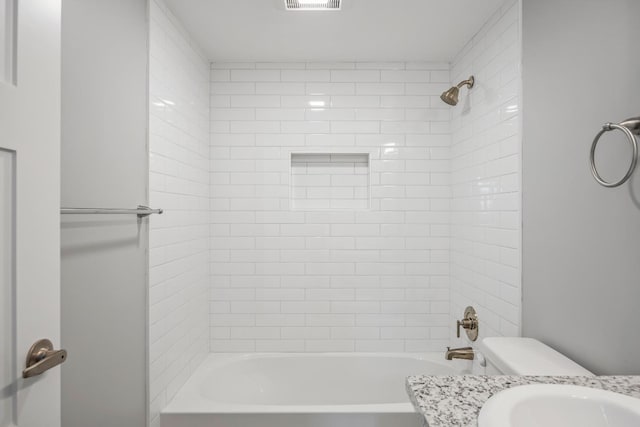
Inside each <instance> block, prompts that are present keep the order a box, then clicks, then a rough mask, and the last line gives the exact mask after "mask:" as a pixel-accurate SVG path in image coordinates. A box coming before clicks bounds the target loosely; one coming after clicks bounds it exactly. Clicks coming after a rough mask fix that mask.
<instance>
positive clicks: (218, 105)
mask: <svg viewBox="0 0 640 427" xmlns="http://www.w3.org/2000/svg"><path fill="white" fill-rule="evenodd" d="M449 81H450V75H449V64H437V63H375V64H372V63H286V64H274V63H238V64H228V63H227V64H223V63H215V64H213V65H212V69H211V120H212V121H211V130H212V134H211V141H210V142H211V165H210V170H211V181H210V182H211V272H212V286H211V294H210V299H209V300H210V326H211V330H210V338H211V341H210V349H211V350H212V351H216V352H253V351H259V352H260V351H267V352H268V351H309V352H313V351H430V350H441V349H442V348H444V346H445V345H447V344H448V343H449V331H450V323H449V321H450V317H449V309H450V301H449V294H450V291H449V261H450V260H449V246H450V226H449V224H450V203H451V190H450V166H451V163H450V146H451V133H450V119H451V111H452V109H451V108H450V107H448V106H446V105H445V104H443V103H442V102H441V101H440V100H439V94H440V93H441V92H442V91H443V90H445V89H446V88H448V86H449ZM310 153H315V154H318V155H325V157H326V160H327V163H326V164H324V165H321V168H320V169H321V170H323V171H325V172H327V171H333V172H332V173H335V174H337V175H340V174H341V175H343V176H345V179H344V180H343V179H338V178H335V179H334V176H333V175H332V176H331V177H330V178H331V179H329V178H327V179H325V181H323V182H320V181H318V180H315V181H314V179H313V177H312V176H311V175H312V174H313V171H312V170H311V167H310V166H309V167H306V169H305V174H306V176H305V177H304V179H305V181H300V176H298V175H296V179H298V181H295V180H292V175H291V174H292V172H293V173H297V172H299V168H297V167H296V165H294V168H293V169H292V165H291V156H292V154H310ZM331 154H334V155H335V156H334V157H333V159H339V158H344V157H345V156H346V155H351V154H360V155H365V157H366V156H368V159H369V162H368V168H369V171H368V177H369V182H368V184H367V185H368V186H369V189H368V190H369V196H368V197H369V198H370V200H369V203H366V204H365V203H362V201H361V200H360V201H358V202H353V200H356V199H357V196H356V194H360V195H361V194H363V193H362V189H358V188H355V187H354V185H355V186H356V187H357V186H360V185H361V183H362V182H361V181H359V180H358V179H357V176H358V174H357V173H356V169H358V166H357V165H355V164H354V165H352V166H349V167H348V168H347V169H345V168H344V165H343V166H341V169H339V165H337V164H335V163H333V162H332V158H331V157H330V156H331ZM294 163H295V162H294ZM359 164H360V166H362V164H363V162H360V163H359ZM307 166H308V165H307ZM349 168H350V169H349ZM322 175H323V176H324V177H328V176H329V175H331V173H323V174H322ZM295 182H304V184H300V185H293V186H292V184H295ZM314 182H315V183H316V184H317V185H318V186H319V187H322V191H318V189H317V188H316V189H311V190H313V191H309V189H308V185H312V186H313V185H316V184H313V183H314ZM309 183H311V184H309ZM354 183H355V184H354ZM349 186H352V188H351V189H347V190H345V188H348V187H349ZM292 187H293V188H292ZM303 187H305V188H303ZM303 190H304V192H303ZM296 191H298V192H297V193H296ZM303 193H304V197H303V196H302V194H303ZM292 194H297V195H298V196H300V197H301V198H304V199H305V200H306V202H305V203H303V204H302V208H300V206H301V205H300V204H298V205H294V204H292V199H291V198H292ZM314 195H315V196H314ZM314 198H317V199H322V200H328V199H340V200H341V201H342V202H341V203H336V204H331V203H333V202H331V203H330V204H329V207H331V206H333V208H332V209H323V207H324V208H326V207H327V205H326V204H324V205H323V204H322V203H315V204H314V203H310V202H309V200H310V199H314ZM350 198H351V200H352V202H353V203H351V204H349V203H344V202H345V201H348V200H349V199H350Z"/></svg>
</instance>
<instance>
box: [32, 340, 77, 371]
mask: <svg viewBox="0 0 640 427" xmlns="http://www.w3.org/2000/svg"><path fill="white" fill-rule="evenodd" d="M65 360H67V350H54V349H53V344H52V343H51V341H49V340H48V339H41V340H38V341H36V342H35V343H34V344H33V345H32V346H31V348H30V349H29V353H27V367H26V368H25V369H24V371H22V378H30V377H35V376H36V375H40V374H42V373H44V372H45V371H48V370H49V369H51V368H53V367H54V366H58V365H59V364H61V363H63V362H64V361H65Z"/></svg>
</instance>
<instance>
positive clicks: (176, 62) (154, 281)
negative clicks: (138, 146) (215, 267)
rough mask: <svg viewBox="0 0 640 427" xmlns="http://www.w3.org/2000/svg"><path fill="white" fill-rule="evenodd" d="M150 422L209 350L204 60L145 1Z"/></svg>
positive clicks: (161, 8) (158, 6) (162, 12)
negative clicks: (158, 211)
mask: <svg viewBox="0 0 640 427" xmlns="http://www.w3.org/2000/svg"><path fill="white" fill-rule="evenodd" d="M150 17H151V19H150V88H149V98H150V105H149V111H150V116H149V152H150V164H149V169H150V172H149V190H150V197H149V199H150V203H151V206H153V207H162V208H164V209H165V213H164V214H163V215H154V216H153V217H151V218H150V227H151V229H150V244H149V264H150V272H149V285H150V287H149V361H150V367H149V370H150V371H149V383H150V384H149V399H150V414H149V420H150V425H151V426H154V427H157V426H159V424H160V423H159V416H158V415H159V411H160V410H161V409H162V408H163V407H164V406H165V405H166V404H167V403H168V402H169V401H170V400H171V399H172V398H173V396H174V395H175V393H176V392H177V391H178V389H179V388H180V387H181V386H182V384H184V382H185V381H186V380H187V378H188V377H189V376H190V375H191V373H192V372H193V370H194V368H195V367H196V366H197V365H198V364H199V363H200V362H201V361H202V360H203V359H204V357H205V355H206V353H208V351H209V328H208V317H209V307H208V301H207V299H208V296H207V295H208V291H209V279H210V272H209V125H210V123H209V97H208V92H209V63H208V61H207V60H206V59H205V57H204V56H203V55H202V54H200V52H199V50H198V48H197V47H196V46H195V45H194V43H193V42H192V41H191V39H190V38H189V36H188V35H187V33H186V32H185V31H184V30H183V29H182V28H181V26H180V24H179V23H178V21H177V20H176V18H175V17H174V16H173V15H172V14H171V12H170V11H169V10H168V9H167V8H166V6H165V5H164V4H163V2H162V1H161V0H154V1H151V2H150Z"/></svg>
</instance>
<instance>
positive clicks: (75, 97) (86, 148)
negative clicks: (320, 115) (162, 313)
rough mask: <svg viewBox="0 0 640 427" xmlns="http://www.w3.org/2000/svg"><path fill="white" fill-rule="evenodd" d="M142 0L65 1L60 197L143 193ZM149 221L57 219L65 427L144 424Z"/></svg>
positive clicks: (112, 200) (137, 197)
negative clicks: (59, 228) (65, 357)
mask: <svg viewBox="0 0 640 427" xmlns="http://www.w3.org/2000/svg"><path fill="white" fill-rule="evenodd" d="M147 34H148V23H147V5H146V1H145V0H64V1H63V31H62V205H63V206H73V207H135V206H137V205H138V204H144V203H145V202H146V200H147V180H148V178H147V177H148V154H147V86H148V85H147V63H148V59H147V58H148V55H147V39H148V36H147ZM147 222H148V220H141V221H139V220H137V218H136V216H135V215H131V216H117V217H116V216H104V215H101V216H98V215H83V216H74V217H71V216H65V217H63V219H62V232H61V234H62V235H61V238H62V343H63V346H64V347H65V348H66V349H67V350H68V351H69V361H68V363H65V364H64V366H63V367H62V425H63V426H65V427H86V426H92V427H117V426H118V427H119V426H127V427H138V426H139V427H142V426H144V425H145V424H146V401H147V399H146V377H147V368H146V366H147V359H146V357H147V356H146V342H147V340H146V319H147V313H146V306H147V304H146V295H147V293H146V289H147V280H148V279H147V248H148V224H147Z"/></svg>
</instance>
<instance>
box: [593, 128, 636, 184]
mask: <svg viewBox="0 0 640 427" xmlns="http://www.w3.org/2000/svg"><path fill="white" fill-rule="evenodd" d="M612 130H619V131H621V132H623V133H624V134H625V135H626V136H627V140H628V141H629V144H631V149H632V150H633V154H632V158H631V164H630V165H629V169H628V170H627V173H626V174H625V175H624V176H623V177H622V179H620V180H619V181H615V182H607V181H605V180H604V179H603V178H602V177H601V176H600V174H599V173H598V169H597V168H596V147H597V146H598V142H600V137H602V135H604V134H605V133H606V132H609V131H612ZM634 135H640V117H634V118H632V119H628V120H625V121H624V122H622V123H620V124H615V123H605V124H604V126H602V130H601V131H600V132H598V134H597V135H596V137H595V139H594V140H593V143H592V144H591V155H590V157H589V160H590V162H591V174H592V175H593V177H594V178H595V180H596V181H597V182H598V184H600V185H602V186H604V187H608V188H613V187H619V186H621V185H622V184H624V183H625V182H627V180H628V179H629V178H631V175H633V171H634V170H635V169H636V165H637V163H638V140H637V139H636V137H635V136H634Z"/></svg>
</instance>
